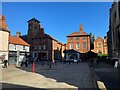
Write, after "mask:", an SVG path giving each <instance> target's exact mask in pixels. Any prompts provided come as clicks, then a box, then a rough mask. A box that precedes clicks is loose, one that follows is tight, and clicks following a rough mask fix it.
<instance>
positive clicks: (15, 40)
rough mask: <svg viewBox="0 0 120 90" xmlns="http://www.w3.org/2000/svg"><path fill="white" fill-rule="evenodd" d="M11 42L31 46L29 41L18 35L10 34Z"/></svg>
mask: <svg viewBox="0 0 120 90" xmlns="http://www.w3.org/2000/svg"><path fill="white" fill-rule="evenodd" d="M9 43H10V44H17V45H23V46H30V45H29V44H28V43H27V42H25V41H24V40H22V39H21V38H19V37H16V36H9Z"/></svg>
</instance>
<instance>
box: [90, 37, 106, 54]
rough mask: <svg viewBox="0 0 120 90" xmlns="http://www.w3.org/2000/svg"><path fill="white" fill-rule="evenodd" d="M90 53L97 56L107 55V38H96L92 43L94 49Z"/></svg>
mask: <svg viewBox="0 0 120 90" xmlns="http://www.w3.org/2000/svg"><path fill="white" fill-rule="evenodd" d="M92 51H93V52H95V53H97V54H105V55H107V54H108V50H107V37H106V36H105V37H104V39H102V38H101V37H100V36H98V38H97V39H95V41H94V49H93V50H92Z"/></svg>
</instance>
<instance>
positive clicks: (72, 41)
mask: <svg viewBox="0 0 120 90" xmlns="http://www.w3.org/2000/svg"><path fill="white" fill-rule="evenodd" d="M83 37H86V40H84V39H83ZM72 38H73V40H70V37H68V38H67V39H68V41H67V46H68V49H70V44H73V49H74V50H77V51H79V52H81V53H86V52H88V51H89V50H90V37H89V36H80V37H79V40H76V37H75V36H74V37H72ZM77 43H79V44H80V48H79V49H77V48H76V44H77ZM83 43H86V48H83Z"/></svg>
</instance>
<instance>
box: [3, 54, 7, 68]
mask: <svg viewBox="0 0 120 90" xmlns="http://www.w3.org/2000/svg"><path fill="white" fill-rule="evenodd" d="M5 57H6V55H3V63H4V66H3V68H7V60H6V59H5Z"/></svg>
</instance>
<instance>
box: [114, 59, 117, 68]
mask: <svg viewBox="0 0 120 90" xmlns="http://www.w3.org/2000/svg"><path fill="white" fill-rule="evenodd" d="M117 67H118V60H116V61H115V65H114V68H116V69H117Z"/></svg>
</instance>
